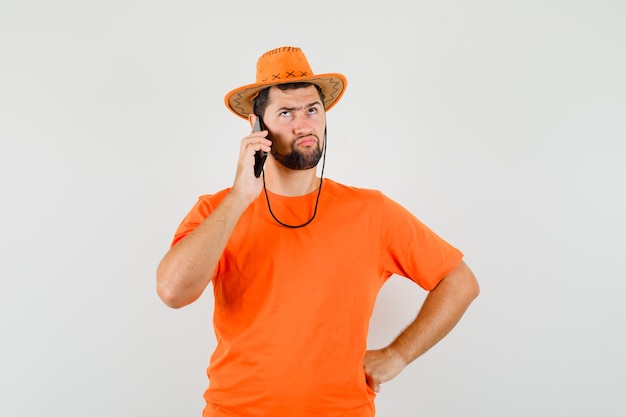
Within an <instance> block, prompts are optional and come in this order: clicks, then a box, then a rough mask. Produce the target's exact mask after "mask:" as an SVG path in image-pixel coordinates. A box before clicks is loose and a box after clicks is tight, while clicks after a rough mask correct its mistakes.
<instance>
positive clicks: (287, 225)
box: [263, 130, 327, 229]
mask: <svg viewBox="0 0 626 417" xmlns="http://www.w3.org/2000/svg"><path fill="white" fill-rule="evenodd" d="M326 140H327V139H326V130H324V154H323V158H324V160H323V161H322V172H321V175H320V186H319V188H318V190H317V198H316V199H315V208H314V209H313V216H311V218H310V219H309V220H308V221H306V222H305V223H302V224H300V225H297V226H294V225H292V224H287V223H283V222H281V221H280V220H278V218H277V217H276V216H275V215H274V212H273V211H272V206H271V205H270V197H269V195H267V187H265V169H263V191H265V200H267V209H268V210H269V211H270V214H271V215H272V217H273V218H274V220H276V222H277V223H278V224H280V225H281V226H285V227H289V228H291V229H298V228H300V227H304V226H306V225H307V224H309V223H311V222H312V221H313V219H314V218H315V215H316V214H317V204H318V203H319V201H320V194H321V193H322V181H323V180H324V167H325V166H326Z"/></svg>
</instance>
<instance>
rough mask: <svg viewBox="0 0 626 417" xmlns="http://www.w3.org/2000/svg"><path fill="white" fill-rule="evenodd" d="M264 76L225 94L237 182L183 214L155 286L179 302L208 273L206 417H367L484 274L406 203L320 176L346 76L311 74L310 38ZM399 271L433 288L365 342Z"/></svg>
mask: <svg viewBox="0 0 626 417" xmlns="http://www.w3.org/2000/svg"><path fill="white" fill-rule="evenodd" d="M256 79H257V81H256V83H254V84H249V85H246V86H244V87H241V88H238V89H235V90H233V91H231V92H230V93H228V94H227V96H226V98H225V101H226V105H227V107H228V108H229V109H230V110H231V111H232V112H233V113H235V114H236V115H237V116H239V117H241V118H243V119H246V120H248V121H249V123H250V127H251V128H252V130H253V131H252V133H250V134H249V135H248V136H246V137H245V138H243V139H242V140H241V145H240V155H239V161H238V165H237V170H236V175H235V180H234V183H233V185H232V187H230V188H228V189H225V190H222V191H219V192H217V193H216V194H212V195H204V196H201V197H200V198H199V200H198V202H197V203H196V205H195V206H194V207H193V208H192V209H191V211H190V212H189V213H188V214H187V216H186V217H185V218H184V220H183V221H182V223H181V224H180V226H179V227H178V230H177V231H176V234H175V237H174V240H173V242H172V246H171V248H170V250H169V252H168V253H167V254H166V255H165V257H164V258H163V260H162V261H161V263H160V264H159V267H158V270H157V291H158V294H159V296H160V297H161V298H162V300H163V301H164V302H165V303H166V304H167V305H168V306H170V307H173V308H179V307H183V306H185V305H187V304H189V303H192V302H194V301H195V300H196V299H197V298H198V297H200V295H201V294H202V292H203V291H204V290H205V288H206V287H207V285H208V284H209V283H210V282H211V283H212V284H213V291H214V296H215V310H214V328H215V333H216V336H217V347H216V349H215V352H214V353H213V355H212V356H211V361H210V365H209V368H208V370H207V373H208V376H209V380H210V383H209V387H208V389H207V390H206V392H205V399H206V402H207V405H206V408H205V409H204V412H203V416H204V417H226V416H348V417H366V416H367V417H371V416H373V415H374V414H375V407H374V398H375V396H376V393H377V392H378V391H379V390H380V386H381V384H382V383H384V382H386V381H388V380H390V379H392V378H393V377H395V376H396V375H398V374H399V373H400V372H401V371H402V369H403V368H404V367H406V366H407V365H408V364H409V363H410V362H412V361H413V360H414V359H416V358H417V357H419V356H420V355H421V354H423V353H424V352H426V351H427V350H428V349H429V348H431V347H432V346H433V345H435V344H436V343H437V342H438V341H439V340H441V339H442V338H443V337H444V336H445V335H446V334H447V333H448V332H449V331H450V330H451V329H452V328H453V327H454V326H455V324H456V323H457V322H458V321H459V319H460V318H461V317H462V315H463V314H464V312H465V311H466V309H467V307H468V306H469V305H470V303H471V302H472V300H473V299H474V298H475V297H476V296H477V295H478V291H479V290H478V284H477V282H476V279H475V277H474V275H473V274H472V272H471V271H470V269H469V268H468V267H467V265H466V264H465V263H464V262H463V260H462V257H463V255H462V254H461V252H460V251H459V250H458V249H456V248H454V247H452V246H451V245H449V244H448V243H447V242H445V241H444V240H442V239H441V238H440V237H438V236H437V235H436V234H435V233H433V232H432V231H431V230H430V229H429V228H428V227H426V226H425V225H424V224H422V223H421V222H420V221H419V220H418V219H416V218H415V217H414V216H413V215H412V214H410V213H409V212H408V211H407V210H405V209H404V208H403V207H401V206H400V205H399V204H397V203H395V202H393V201H391V200H390V199H389V198H387V197H386V196H384V195H383V194H382V193H380V192H378V191H374V190H366V189H358V188H354V187H348V186H344V185H341V184H338V183H336V182H334V181H331V180H329V179H325V178H324V179H323V168H322V172H321V178H319V177H318V176H317V169H316V167H317V164H318V162H319V160H320V159H321V158H322V157H323V155H324V149H325V142H326V111H327V110H329V109H330V108H331V107H333V106H334V105H335V104H336V103H337V101H338V100H339V99H340V98H341V96H342V95H343V92H344V90H345V87H346V79H345V77H344V76H343V75H341V74H320V75H315V74H313V72H312V70H311V68H310V66H309V63H308V62H307V59H306V57H305V56H304V54H303V52H302V50H300V49H299V48H295V47H282V48H277V49H274V50H271V51H268V52H266V53H265V54H263V55H262V56H261V57H260V58H259V60H258V62H257V78H256ZM257 121H258V122H259V123H258V125H259V126H262V128H260V129H255V128H253V127H254V126H255V125H256V124H257ZM261 121H262V122H263V123H262V124H261ZM263 153H267V159H266V160H265V164H264V166H263V165H261V162H262V160H261V161H260V162H259V167H260V168H263V172H262V173H260V176H259V177H257V176H256V175H255V173H254V165H255V160H256V159H257V158H256V157H258V156H259V155H263ZM322 167H323V165H322ZM393 274H397V275H402V276H405V277H408V278H410V279H411V280H413V281H415V282H416V283H417V284H419V285H420V286H421V287H423V288H424V289H425V290H427V291H429V293H428V295H427V297H426V299H425V301H424V303H423V305H422V308H421V310H420V313H419V314H418V316H417V317H416V319H415V320H414V321H413V322H412V323H411V324H410V325H409V326H408V327H407V328H406V329H405V330H404V331H403V332H402V333H401V334H400V335H399V336H398V337H397V338H396V339H395V340H393V341H392V342H391V343H390V344H389V345H388V346H386V347H385V348H382V349H378V350H369V351H366V339H367V332H368V326H369V319H370V317H371V314H372V311H373V308H374V304H375V300H376V296H377V294H378V291H379V290H380V288H381V287H382V285H383V284H384V283H385V282H386V280H387V279H388V278H389V277H390V276H392V275H393Z"/></svg>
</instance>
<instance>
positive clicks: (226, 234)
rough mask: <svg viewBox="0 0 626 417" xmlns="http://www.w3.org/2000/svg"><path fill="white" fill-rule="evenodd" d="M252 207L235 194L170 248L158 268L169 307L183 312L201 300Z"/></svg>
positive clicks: (159, 288) (160, 286)
mask: <svg viewBox="0 0 626 417" xmlns="http://www.w3.org/2000/svg"><path fill="white" fill-rule="evenodd" d="M248 205H249V202H248V201H246V199H245V198H241V197H240V196H238V195H237V194H235V193H232V192H231V193H230V194H229V195H227V196H226V197H225V198H224V200H223V201H222V203H221V204H220V205H219V206H218V207H217V208H216V209H215V211H213V213H211V215H210V216H209V217H207V218H206V219H205V221H204V222H203V223H201V224H200V225H199V226H198V227H197V228H196V229H195V230H194V231H193V232H191V233H190V234H189V235H187V236H186V237H185V238H184V239H183V240H181V241H180V242H178V243H177V244H176V245H174V246H173V247H172V248H170V250H169V252H168V253H167V254H166V255H165V257H164V258H163V260H162V261H161V263H160V264H159V266H158V268H157V292H158V294H159V296H160V297H161V299H162V300H163V302H164V303H165V304H167V305H168V306H170V307H172V308H180V307H183V306H185V305H187V304H190V303H192V302H193V301H195V300H196V299H197V298H198V297H200V295H201V294H202V292H203V291H204V289H205V288H206V286H207V285H208V284H209V282H210V281H211V277H212V275H213V273H214V271H215V268H216V267H217V263H218V262H219V259H220V257H221V256H222V253H223V252H224V248H225V247H226V244H227V243H228V240H229V239H230V236H231V234H232V232H233V229H234V228H235V226H236V225H237V222H238V221H239V219H240V218H241V215H242V214H243V213H244V212H245V210H246V208H247V207H248Z"/></svg>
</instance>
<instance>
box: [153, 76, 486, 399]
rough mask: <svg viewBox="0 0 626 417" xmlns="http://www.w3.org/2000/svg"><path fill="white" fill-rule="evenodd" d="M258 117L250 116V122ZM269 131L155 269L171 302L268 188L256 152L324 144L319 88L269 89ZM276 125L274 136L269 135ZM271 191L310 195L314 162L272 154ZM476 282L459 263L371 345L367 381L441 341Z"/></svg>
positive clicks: (244, 144)
mask: <svg viewBox="0 0 626 417" xmlns="http://www.w3.org/2000/svg"><path fill="white" fill-rule="evenodd" d="M255 121H256V116H254V115H251V116H250V118H249V122H250V128H251V129H252V126H253V125H254V122H255ZM263 121H264V123H265V126H266V128H267V129H268V130H264V131H261V132H251V133H250V134H249V135H248V136H246V137H244V138H243V139H242V140H241V143H240V152H239V160H238V163H237V169H236V172H235V179H234V182H233V186H232V189H231V191H230V193H229V194H228V195H227V196H226V197H225V198H224V200H223V201H222V203H221V204H220V205H219V206H218V207H217V208H216V209H215V211H214V212H213V213H212V214H211V215H210V216H209V217H208V218H207V219H206V220H205V221H204V222H203V223H202V224H200V225H199V226H198V227H197V228H196V229H195V230H194V231H193V232H191V233H190V234H189V235H187V237H185V239H183V240H181V241H180V242H179V243H177V244H176V245H175V246H174V247H172V248H171V249H170V250H169V251H168V252H167V253H166V255H165V256H164V257H163V259H162V261H161V262H160V263H159V266H158V268H157V293H158V294H159V296H160V297H161V299H162V300H163V302H164V303H165V304H166V305H168V306H170V307H172V308H181V307H184V306H186V305H188V304H190V303H192V302H194V301H195V300H197V299H198V298H199V297H200V295H201V294H202V292H203V291H204V290H205V288H206V287H207V285H208V284H209V283H210V281H211V277H212V275H213V272H214V271H215V268H216V267H217V264H218V261H219V258H220V257H221V255H222V253H223V251H224V249H225V247H226V244H227V243H228V239H229V238H230V235H231V234H232V232H233V230H234V228H235V226H236V225H237V222H238V221H239V219H240V218H241V216H242V215H243V213H244V212H245V211H246V209H247V207H248V206H249V205H250V204H251V203H252V202H253V201H254V200H255V199H256V198H257V197H258V196H259V194H260V193H261V191H262V189H263V181H262V178H256V177H255V176H254V172H253V166H254V153H255V152H256V151H258V150H263V151H266V152H268V153H269V152H270V151H271V147H274V148H275V149H274V151H275V152H280V153H286V152H289V151H290V150H291V149H295V150H297V151H299V152H302V153H305V154H310V153H313V152H314V150H315V148H316V147H321V146H322V145H323V143H322V141H323V139H324V129H325V126H326V114H325V111H324V107H323V105H322V103H321V100H320V97H319V94H318V93H317V90H316V89H315V87H313V86H311V87H307V88H299V89H294V90H285V91H283V90H280V89H278V88H276V87H272V88H271V90H270V92H269V100H268V106H267V108H266V110H265V113H264V115H263ZM268 131H271V137H272V141H270V140H268V139H267V136H268V133H269V132H268ZM265 178H266V186H267V188H268V190H270V191H272V192H274V193H276V194H280V195H285V196H300V195H305V194H308V193H311V192H313V191H315V190H316V189H317V187H318V186H319V177H317V173H316V169H315V167H312V168H310V169H303V170H293V169H289V168H286V167H284V166H282V165H281V164H280V163H278V162H277V161H276V159H274V157H273V156H272V154H271V153H269V154H268V157H267V160H266V162H265ZM478 292H479V288H478V283H477V281H476V278H475V277H474V274H473V273H472V271H471V270H470V269H469V268H468V267H467V265H466V264H465V263H464V262H462V261H461V262H460V263H459V265H457V266H456V268H455V269H453V270H452V271H451V272H450V273H449V274H448V275H446V276H445V277H444V278H443V279H442V280H441V282H440V283H439V284H438V285H437V287H436V288H435V289H433V290H432V291H430V292H429V294H428V295H427V297H426V299H425V301H424V303H423V305H422V308H421V310H420V312H419V314H418V315H417V317H416V318H415V320H414V321H413V322H412V323H411V324H410V325H409V326H408V327H407V328H406V329H405V330H404V331H403V332H402V333H401V334H400V335H398V337H397V338H396V339H395V340H394V341H393V342H392V343H390V344H389V345H388V346H386V347H384V348H382V349H376V350H368V351H367V352H366V353H365V355H364V358H363V367H364V369H365V374H366V377H367V383H368V385H369V386H370V387H371V388H372V389H373V390H374V391H376V392H378V391H379V390H380V386H381V384H383V383H384V382H386V381H389V380H391V379H392V378H394V377H395V376H397V375H398V374H399V373H400V372H401V371H402V370H403V369H404V368H405V367H406V366H407V365H408V364H409V363H411V362H412V361H413V360H415V359H416V358H418V357H419V356H420V355H422V354H423V353H424V352H426V351H427V350H428V349H430V348H431V347H432V346H434V345H435V344H436V343H437V342H438V341H440V340H441V339H442V338H443V337H444V336H445V335H446V334H448V332H450V330H452V328H453V327H454V326H455V325H456V323H457V322H458V321H459V320H460V319H461V317H462V316H463V314H464V312H465V310H466V309H467V307H468V306H469V305H470V303H471V302H472V300H473V299H474V298H475V297H476V296H478Z"/></svg>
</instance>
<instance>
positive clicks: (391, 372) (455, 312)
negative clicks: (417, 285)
mask: <svg viewBox="0 0 626 417" xmlns="http://www.w3.org/2000/svg"><path fill="white" fill-rule="evenodd" d="M478 293H479V287H478V282H477V281H476V278H475V277H474V274H473V273H472V271H471V270H470V269H469V267H468V266H467V265H466V264H465V262H463V261H461V262H459V264H458V265H457V266H456V267H455V268H454V269H453V270H452V271H451V272H450V273H449V274H448V275H446V276H445V277H444V278H443V279H442V280H441V281H440V282H439V284H438V285H437V287H435V288H434V289H433V290H432V291H430V292H429V293H428V296H427V297H426V299H425V300H424V304H423V305H422V308H421V309H420V312H419V314H418V315H417V317H416V318H415V320H414V321H413V322H412V323H411V324H410V325H409V326H408V327H407V328H406V329H405V330H404V331H403V332H402V333H400V335H399V336H398V337H397V338H396V339H395V340H394V341H393V342H392V343H391V344H390V345H389V346H387V347H385V348H383V349H379V350H368V351H367V352H366V354H365V357H364V359H363V367H364V368H365V375H366V377H367V383H368V385H369V386H370V387H371V388H372V389H373V390H374V391H375V392H378V391H379V390H380V384H382V383H383V382H387V381H389V380H390V379H392V378H394V377H395V376H396V375H398V374H399V373H400V372H401V371H402V370H403V369H404V368H405V367H406V366H407V365H408V364H410V363H411V362H413V361H414V360H415V359H417V358H418V357H419V356H421V355H422V354H424V353H425V352H426V351H427V350H428V349H430V348H431V347H433V346H434V345H435V344H437V342H439V341H440V340H441V339H443V338H444V337H445V336H446V335H447V334H448V333H449V332H450V331H451V330H452V329H453V328H454V326H455V325H456V324H457V323H458V322H459V320H460V319H461V317H462V316H463V314H464V313H465V311H466V310H467V308H468V307H469V305H470V304H471V302H472V301H473V300H474V299H475V298H476V297H477V296H478Z"/></svg>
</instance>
